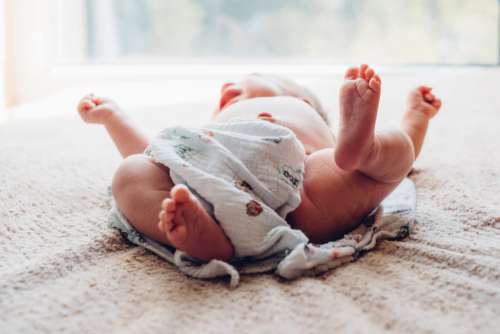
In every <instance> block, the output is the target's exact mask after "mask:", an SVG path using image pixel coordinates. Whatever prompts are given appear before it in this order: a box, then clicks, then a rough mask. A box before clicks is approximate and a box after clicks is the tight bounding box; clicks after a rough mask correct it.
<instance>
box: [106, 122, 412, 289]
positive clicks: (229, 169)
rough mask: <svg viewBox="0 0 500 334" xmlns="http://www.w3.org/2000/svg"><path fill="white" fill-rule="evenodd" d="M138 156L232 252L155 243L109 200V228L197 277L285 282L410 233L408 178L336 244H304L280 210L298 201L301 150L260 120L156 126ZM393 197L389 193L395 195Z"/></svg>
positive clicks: (233, 282)
mask: <svg viewBox="0 0 500 334" xmlns="http://www.w3.org/2000/svg"><path fill="white" fill-rule="evenodd" d="M145 154H147V155H148V156H150V157H151V158H152V159H153V160H154V161H156V162H158V163H162V164H164V165H165V166H167V167H168V168H169V169H170V176H171V178H172V181H173V182H174V184H179V183H182V184H186V185H187V186H188V187H189V188H190V190H191V191H192V192H193V194H194V195H195V196H197V198H198V199H199V200H200V202H201V203H202V205H203V206H204V207H205V209H206V210H207V212H209V213H210V214H211V215H212V216H213V217H214V219H215V220H216V221H217V222H218V223H219V224H220V226H221V228H222V229H223V231H224V233H225V234H226V236H227V237H228V239H229V240H230V241H231V243H232V244H233V246H234V249H235V256H234V258H233V259H231V261H229V262H224V261H220V260H212V261H210V262H202V261H199V260H197V259H194V258H192V257H190V256H189V255H188V254H186V253H185V252H182V251H179V250H176V249H174V248H171V247H168V246H165V245H162V244H159V243H157V242H155V241H153V240H151V239H149V238H147V237H145V236H144V235H142V234H141V233H139V232H138V231H137V230H135V229H134V228H133V226H131V224H130V223H129V222H128V221H127V219H126V218H125V217H124V215H123V214H122V213H121V212H120V211H119V209H118V208H117V207H116V205H114V206H113V208H112V210H111V213H110V216H109V225H110V226H111V227H114V228H117V229H118V230H120V231H121V232H122V233H123V235H124V236H125V237H126V238H127V239H128V240H130V241H131V242H133V243H135V244H137V245H140V246H142V247H144V248H146V249H149V250H150V251H152V252H154V253H156V254H158V255H159V256H161V257H162V258H164V259H166V260H167V261H169V262H170V263H172V264H174V265H176V266H177V267H178V268H179V270H181V271H182V272H184V273H186V274H187V275H189V276H193V277H197V278H213V277H220V276H229V277H230V286H233V287H234V286H236V285H237V284H238V282H239V275H240V273H260V272H269V271H274V272H275V273H276V274H277V275H279V276H281V277H284V278H286V279H293V278H296V277H299V276H302V275H310V274H316V273H320V272H324V271H326V270H328V269H331V268H334V267H337V266H339V265H341V264H343V263H346V262H350V261H352V260H354V259H356V258H357V257H358V256H359V255H360V254H362V253H363V252H364V251H367V250H370V249H372V248H373V247H374V246H375V244H376V243H377V242H378V241H379V240H382V239H386V238H402V237H404V236H406V235H407V234H408V232H409V226H410V223H411V220H412V217H413V212H414V207H415V190H414V187H413V184H412V183H411V181H409V180H405V181H404V182H403V183H402V185H401V186H400V187H399V188H398V189H397V190H396V191H395V192H394V193H393V195H392V196H391V197H389V198H388V199H387V200H386V203H384V204H385V206H386V207H387V208H388V209H389V210H388V211H387V210H386V214H385V215H384V213H383V212H384V210H383V209H382V207H379V208H378V209H377V210H376V211H374V212H373V213H372V214H371V215H370V216H369V217H367V219H365V220H364V221H363V223H362V224H361V225H360V226H359V227H358V228H357V229H356V230H354V231H353V232H351V233H349V234H347V235H346V236H344V238H342V239H341V240H338V241H332V242H329V243H326V244H322V245H315V244H311V243H310V242H309V240H308V238H307V237H306V236H305V235H304V234H303V233H302V232H301V231H300V230H296V229H292V228H291V227H290V226H289V225H288V224H287V222H286V220H285V217H286V215H287V214H288V213H289V212H291V211H293V210H294V209H296V208H297V207H298V205H299V204H300V189H301V187H302V181H303V173H304V159H305V153H304V148H303V146H302V144H301V143H300V142H299V141H298V139H297V138H296V137H295V135H294V134H293V132H292V131H291V130H289V129H287V128H285V127H282V126H279V125H275V124H272V123H269V122H265V121H260V120H259V121H238V122H229V123H213V124H210V125H207V126H205V127H202V128H196V129H193V128H184V127H172V128H167V129H165V130H163V131H162V132H161V133H160V134H159V135H158V136H157V137H156V138H155V139H153V140H152V142H151V144H150V146H149V147H148V148H147V149H146V151H145ZM394 196H396V197H394Z"/></svg>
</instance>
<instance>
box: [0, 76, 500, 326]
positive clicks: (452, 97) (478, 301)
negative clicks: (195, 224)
mask: <svg viewBox="0 0 500 334" xmlns="http://www.w3.org/2000/svg"><path fill="white" fill-rule="evenodd" d="M432 72H435V73H432ZM424 80H425V81H426V82H429V83H431V84H433V85H434V86H435V87H436V93H437V94H440V95H441V96H442V97H443V100H444V108H443V110H442V112H441V114H440V115H439V116H437V118H436V119H435V121H434V124H433V125H432V128H431V129H430V133H429V136H428V138H427V142H426V146H425V148H424V150H423V152H422V156H421V159H419V161H418V162H417V163H416V170H415V172H414V173H413V175H412V176H411V178H412V179H413V180H414V181H415V183H416V185H417V192H418V204H417V220H418V222H417V224H416V225H415V228H414V232H413V234H412V235H411V237H410V238H409V239H407V240H405V241H403V242H383V243H382V244H381V245H380V246H379V247H378V249H377V250H376V251H374V252H371V253H368V254H366V255H365V256H363V257H362V258H360V259H359V260H358V261H357V262H355V263H352V264H348V265H346V266H344V267H342V268H340V269H337V270H334V271H331V272H328V273H327V274H325V275H323V276H320V277H317V278H302V279H298V280H296V281H292V282H282V281H279V280H278V279H277V278H276V277H274V276H272V275H257V276H244V277H243V278H242V282H241V285H240V286H239V287H238V288H237V289H235V290H230V289H228V288H227V285H226V284H225V283H224V282H222V281H199V280H194V279H190V278H187V277H185V276H184V275H183V274H181V273H179V272H178V271H177V270H176V269H175V268H173V267H172V266H171V265H169V264H168V263H166V262H164V261H162V260H160V259H159V258H158V257H156V256H154V255H152V254H149V253H148V252H147V251H144V250H143V249H140V248H137V247H133V246H130V245H128V244H127V243H125V242H124V241H123V240H122V239H121V237H120V236H119V235H118V234H117V233H116V232H115V231H112V230H109V229H108V228H107V227H106V224H105V221H106V214H107V210H108V208H109V202H108V196H107V186H108V185H109V183H110V180H111V176H112V174H113V171H114V169H115V168H116V166H117V164H118V163H119V161H120V159H119V156H118V154H117V153H116V151H115V150H114V148H113V146H112V144H111V143H110V141H109V140H108V139H107V137H106V135H105V132H104V130H103V129H101V128H99V127H97V126H88V125H84V124H82V123H81V122H80V121H79V119H78V118H77V116H76V114H74V112H73V111H72V110H71V111H70V110H68V111H67V115H65V116H60V117H52V118H46V119H40V120H34V119H32V120H24V121H10V122H7V123H4V124H0V332H2V333H14V332H43V333H53V332H56V331H67V332H80V333H82V332H89V333H91V332H93V333H103V332H107V333H111V332H120V333H137V332H139V331H141V332H144V333H147V332H146V330H154V331H160V330H161V331H165V332H167V333H168V332H179V333H182V332H203V333H222V332H258V333H264V332H273V333H290V332H300V333H305V332H323V333H327V332H333V331H337V330H342V331H350V332H351V331H352V332H366V333H377V332H385V331H387V330H389V331H394V332H422V333H424V332H440V333H444V332H450V333H451V332H453V333H479V332H482V333H488V332H489V333H494V332H496V333H498V332H499V331H500V90H499V87H500V72H499V70H495V69H479V70H477V69H476V70H461V69H451V70H443V69H436V70H435V71H427V72H423V71H419V69H418V68H415V69H408V70H407V73H402V74H392V75H391V74H387V75H386V76H384V93H383V97H382V106H381V111H380V117H381V122H380V123H381V124H383V123H384V122H386V123H390V122H394V121H395V120H398V119H399V117H400V115H401V111H402V108H403V105H404V92H405V91H407V90H408V89H409V88H410V87H411V86H414V85H416V84H417V83H419V82H421V81H424ZM338 84H339V79H335V80H332V81H331V82H321V83H318V85H317V86H318V88H319V90H320V92H321V95H322V97H326V96H327V95H328V94H329V91H331V92H333V96H334V97H335V95H336V94H335V93H334V92H335V91H336V90H337V88H338ZM333 101H334V100H333ZM206 109H207V105H203V104H200V105H194V104H193V105H186V106H168V107H164V108H146V109H144V110H136V112H135V114H136V118H137V120H138V121H139V123H140V124H141V125H142V126H144V128H145V129H147V130H148V131H149V132H150V133H153V132H155V131H157V130H159V129H161V128H162V127H163V126H166V125H168V124H173V123H174V124H177V123H179V122H181V123H182V122H183V123H186V122H187V120H189V119H196V120H203V119H206V113H203V111H204V110H206ZM33 112H37V111H36V110H33ZM199 115H202V116H199Z"/></svg>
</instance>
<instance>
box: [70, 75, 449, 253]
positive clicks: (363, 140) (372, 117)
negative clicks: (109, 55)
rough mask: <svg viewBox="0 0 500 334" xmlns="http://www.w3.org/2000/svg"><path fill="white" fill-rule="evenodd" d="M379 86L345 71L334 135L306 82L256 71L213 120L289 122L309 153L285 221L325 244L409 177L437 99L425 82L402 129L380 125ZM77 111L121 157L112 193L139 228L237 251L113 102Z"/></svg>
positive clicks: (229, 90)
mask: <svg viewBox="0 0 500 334" xmlns="http://www.w3.org/2000/svg"><path fill="white" fill-rule="evenodd" d="M380 92H381V80H380V77H379V76H378V75H377V74H376V73H375V71H374V70H373V69H371V68H370V67H368V66H367V65H361V66H360V67H352V68H349V69H348V70H347V71H346V73H345V81H344V83H343V85H342V87H341V89H340V96H339V104H340V109H339V113H340V115H339V116H340V117H339V122H340V123H339V127H338V129H339V130H338V134H337V136H336V138H335V137H334V136H333V135H332V132H331V131H330V124H329V120H328V116H327V114H326V113H325V112H324V110H323V108H322V106H321V104H320V102H319V101H318V99H317V98H316V97H315V96H314V95H313V94H312V93H311V92H309V91H308V90H307V89H306V88H304V87H301V86H300V85H298V84H296V83H294V82H292V81H290V80H288V79H285V78H281V77H277V76H267V75H259V74H252V75H249V76H247V77H245V78H244V79H243V80H242V81H241V82H239V83H226V84H224V85H223V86H222V88H221V96H220V103H219V106H218V107H217V108H216V110H215V112H214V113H213V115H212V120H213V121H214V122H217V123H224V124H226V123H230V122H235V121H245V120H246V121H260V122H269V123H272V124H275V125H278V126H280V127H284V128H286V129H289V130H291V132H292V133H293V134H294V136H295V137H296V139H298V141H299V142H300V143H301V144H302V146H303V148H304V153H305V154H304V161H303V163H304V172H303V175H302V176H303V182H301V183H300V189H298V191H299V192H300V204H298V206H297V207H296V208H295V209H294V210H293V211H292V212H289V213H288V214H287V215H286V221H287V223H288V224H289V225H290V226H291V227H292V228H294V229H298V230H301V231H302V232H303V233H304V234H305V235H306V236H307V237H308V238H309V240H310V241H311V242H313V243H324V242H327V241H330V240H334V239H337V238H339V237H341V236H343V235H344V234H345V233H347V232H349V231H351V230H353V229H354V228H355V227H356V226H357V225H358V224H359V222H360V221H361V220H362V218H363V217H365V216H366V215H368V214H369V213H370V212H372V211H373V210H374V209H375V208H376V207H377V206H378V205H379V204H380V203H381V202H382V200H383V199H384V198H385V197H387V196H388V195H389V194H390V193H391V192H392V191H393V190H394V189H395V188H396V187H397V186H398V184H399V183H400V182H401V181H402V180H403V179H404V178H405V176H406V175H407V174H408V172H409V171H410V169H411V168H412V165H413V162H414V161H415V159H416V157H417V156H418V155H419V153H420V150H421V148H422V144H423V141H424V137H425V134H426V131H427V127H428V123H429V120H430V119H431V118H432V117H434V116H435V115H436V114H437V112H438V110H439V109H440V107H441V101H440V100H439V99H438V98H436V97H435V96H434V95H433V94H432V93H431V88H430V87H427V86H420V87H418V88H417V89H415V90H413V91H411V92H410V94H409V96H408V106H407V110H406V112H405V114H404V116H403V119H402V122H401V129H398V130H392V131H386V132H380V133H375V121H376V118H377V112H378V104H379V98H380ZM78 112H79V114H80V116H81V117H82V119H83V120H84V121H85V122H87V123H99V124H103V125H104V126H105V127H106V129H107V131H108V133H109V135H110V136H111V138H112V140H113V141H114V143H115V144H116V146H117V148H118V150H119V151H120V153H121V154H122V156H123V157H124V158H125V159H124V160H123V162H122V164H121V165H120V167H119V168H118V170H117V171H116V173H115V176H114V178H113V183H112V192H113V195H114V197H115V200H116V204H117V206H118V207H119V209H120V210H121V212H123V214H124V215H125V216H126V218H127V219H128V220H129V222H130V223H131V224H132V225H133V226H134V227H135V228H136V229H137V230H138V231H139V232H141V233H142V234H144V235H145V236H147V237H149V238H151V239H153V240H155V241H157V242H160V243H163V244H167V245H171V246H174V247H175V248H177V249H179V250H182V251H184V252H186V253H188V254H189V255H191V256H192V257H194V258H197V259H200V260H204V261H210V260H212V259H219V260H223V261H228V260H230V259H231V258H233V256H234V253H235V249H234V245H233V244H232V243H231V241H230V239H229V238H228V237H227V236H226V234H225V233H224V230H223V229H222V228H221V226H220V224H219V223H218V222H217V221H216V218H215V217H214V216H213V214H211V213H210V212H208V211H207V209H206V205H203V203H201V202H200V200H199V196H198V195H197V194H194V193H193V192H192V191H191V190H190V188H188V187H187V186H186V185H184V184H175V185H174V182H173V181H172V179H171V177H170V174H169V168H168V166H165V165H164V164H161V163H158V162H155V161H154V160H152V159H151V158H150V157H148V156H147V155H144V154H143V152H144V150H145V149H146V148H147V147H148V145H149V144H150V142H149V141H148V139H147V138H146V137H145V136H144V135H143V134H141V132H139V130H138V129H137V128H136V127H135V126H134V125H133V124H132V122H131V121H130V120H129V118H128V117H127V116H126V115H125V114H124V113H123V112H122V111H121V110H120V108H119V107H118V106H117V105H116V104H115V103H114V102H113V101H111V100H109V99H105V98H100V97H96V96H93V95H88V96H85V97H84V98H82V100H81V101H80V102H79V105H78ZM287 131H288V130H287ZM285 153H286V152H285ZM262 163H266V162H265V161H263V162H262Z"/></svg>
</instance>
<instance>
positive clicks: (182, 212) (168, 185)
mask: <svg viewBox="0 0 500 334" xmlns="http://www.w3.org/2000/svg"><path fill="white" fill-rule="evenodd" d="M176 187H177V188H179V186H175V187H174V185H173V183H172V180H171V179H170V177H169V170H168V168H166V167H165V166H163V165H160V164H156V163H154V162H152V161H151V160H150V159H149V158H147V157H146V156H144V155H132V156H129V157H128V158H126V159H125V160H124V161H123V162H122V164H121V165H120V167H119V168H118V170H117V172H116V174H115V176H114V178H113V184H112V190H113V195H114V197H115V199H116V202H117V205H118V207H119V208H120V210H121V211H122V212H123V214H124V215H125V216H126V217H127V219H128V220H129V221H130V223H131V224H132V225H133V226H134V227H135V228H136V229H137V230H138V231H139V232H141V233H143V234H144V235H146V236H147V237H149V238H151V239H153V240H156V241H158V242H160V243H164V244H168V245H173V246H175V247H176V248H178V249H180V250H183V251H185V252H186V253H188V254H190V255H192V256H193V257H196V258H199V259H200V260H211V259H214V258H216V259H221V260H228V259H230V258H231V257H232V245H231V243H230V242H229V241H228V240H227V238H226V236H225V235H224V233H223V231H222V229H221V228H220V227H219V225H218V224H217V223H216V222H215V221H214V220H213V219H212V218H211V217H210V216H209V215H208V214H207V213H206V212H205V211H204V209H203V207H202V206H201V205H200V204H199V203H198V201H197V200H196V199H195V198H193V197H190V196H187V197H186V196H185V195H189V191H188V190H187V188H185V190H186V191H187V192H186V191H184V192H183V191H182V190H181V191H180V192H179V191H178V190H177V191H176ZM180 188H181V189H182V187H180ZM171 194H172V200H173V203H176V204H177V208H174V209H175V210H174V211H175V216H173V217H169V218H170V222H169V224H170V225H169V226H172V227H171V228H168V229H167V228H166V227H167V226H166V224H165V219H166V218H167V217H165V212H164V209H163V208H162V202H164V200H165V198H168V197H169V196H170V195H171ZM170 211H172V210H170ZM159 213H160V216H161V220H160V223H159V218H158V215H159Z"/></svg>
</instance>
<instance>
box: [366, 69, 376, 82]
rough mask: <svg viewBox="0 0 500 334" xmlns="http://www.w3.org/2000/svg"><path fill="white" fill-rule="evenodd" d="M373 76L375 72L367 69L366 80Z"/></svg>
mask: <svg viewBox="0 0 500 334" xmlns="http://www.w3.org/2000/svg"><path fill="white" fill-rule="evenodd" d="M374 75H375V71H374V70H373V68H370V67H368V68H367V69H366V80H367V81H370V80H371V79H372V78H373V76H374Z"/></svg>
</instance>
